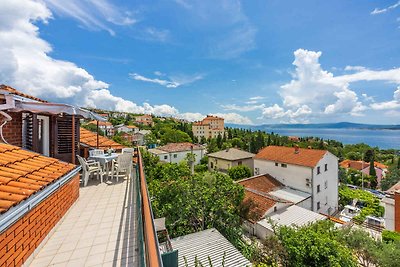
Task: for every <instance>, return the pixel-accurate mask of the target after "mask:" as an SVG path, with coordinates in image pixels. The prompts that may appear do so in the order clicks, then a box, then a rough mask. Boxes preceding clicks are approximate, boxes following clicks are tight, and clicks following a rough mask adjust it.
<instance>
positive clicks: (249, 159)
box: [207, 148, 255, 173]
mask: <svg viewBox="0 0 400 267" xmlns="http://www.w3.org/2000/svg"><path fill="white" fill-rule="evenodd" d="M207 156H208V170H209V171H212V170H217V171H220V172H224V173H226V172H228V169H229V168H232V167H235V166H239V165H244V166H247V167H249V169H250V170H251V171H253V168H254V166H253V157H254V156H255V154H252V153H249V152H246V151H243V150H240V149H237V148H228V149H225V150H221V151H218V152H215V153H210V154H208V155H207Z"/></svg>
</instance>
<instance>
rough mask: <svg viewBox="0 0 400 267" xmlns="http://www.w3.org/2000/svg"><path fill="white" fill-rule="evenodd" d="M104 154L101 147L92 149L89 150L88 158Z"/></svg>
mask: <svg viewBox="0 0 400 267" xmlns="http://www.w3.org/2000/svg"><path fill="white" fill-rule="evenodd" d="M98 155H104V150H103V149H92V150H89V158H90V157H93V156H98Z"/></svg>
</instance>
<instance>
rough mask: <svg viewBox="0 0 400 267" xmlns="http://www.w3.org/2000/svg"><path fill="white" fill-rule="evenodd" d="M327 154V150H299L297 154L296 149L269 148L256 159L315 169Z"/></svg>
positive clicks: (264, 149) (263, 150) (259, 153)
mask: <svg viewBox="0 0 400 267" xmlns="http://www.w3.org/2000/svg"><path fill="white" fill-rule="evenodd" d="M327 152H328V151H327V150H318V149H305V148H299V149H298V153H295V148H294V147H284V146H267V147H265V148H263V149H261V150H260V152H258V154H257V155H256V156H255V157H254V158H255V159H263V160H269V161H275V162H280V163H287V164H294V165H299V166H305V167H311V168H313V167H315V166H316V165H317V164H318V162H319V161H320V160H321V159H322V158H323V156H324V155H325V154H326V153H327Z"/></svg>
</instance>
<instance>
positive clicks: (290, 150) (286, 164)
mask: <svg viewBox="0 0 400 267" xmlns="http://www.w3.org/2000/svg"><path fill="white" fill-rule="evenodd" d="M266 173H268V174H270V175H271V176H273V177H274V178H275V179H277V180H278V181H279V182H281V183H282V184H284V185H286V186H288V187H290V188H293V189H295V190H299V191H302V192H305V193H308V194H310V195H311V198H310V210H312V211H315V212H318V213H323V214H329V215H330V214H332V213H334V212H335V211H336V210H337V209H338V158H337V157H336V156H335V155H333V154H332V153H330V152H329V151H327V150H317V149H303V148H298V147H282V146H268V147H265V148H263V149H262V150H260V152H259V153H258V154H257V155H256V156H255V157H254V175H258V174H266Z"/></svg>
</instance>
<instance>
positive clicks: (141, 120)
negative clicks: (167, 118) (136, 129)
mask: <svg viewBox="0 0 400 267" xmlns="http://www.w3.org/2000/svg"><path fill="white" fill-rule="evenodd" d="M135 122H136V123H137V124H140V125H146V126H151V127H153V126H154V122H153V117H152V116H151V115H149V114H144V115H142V116H137V117H136V118H135Z"/></svg>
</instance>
